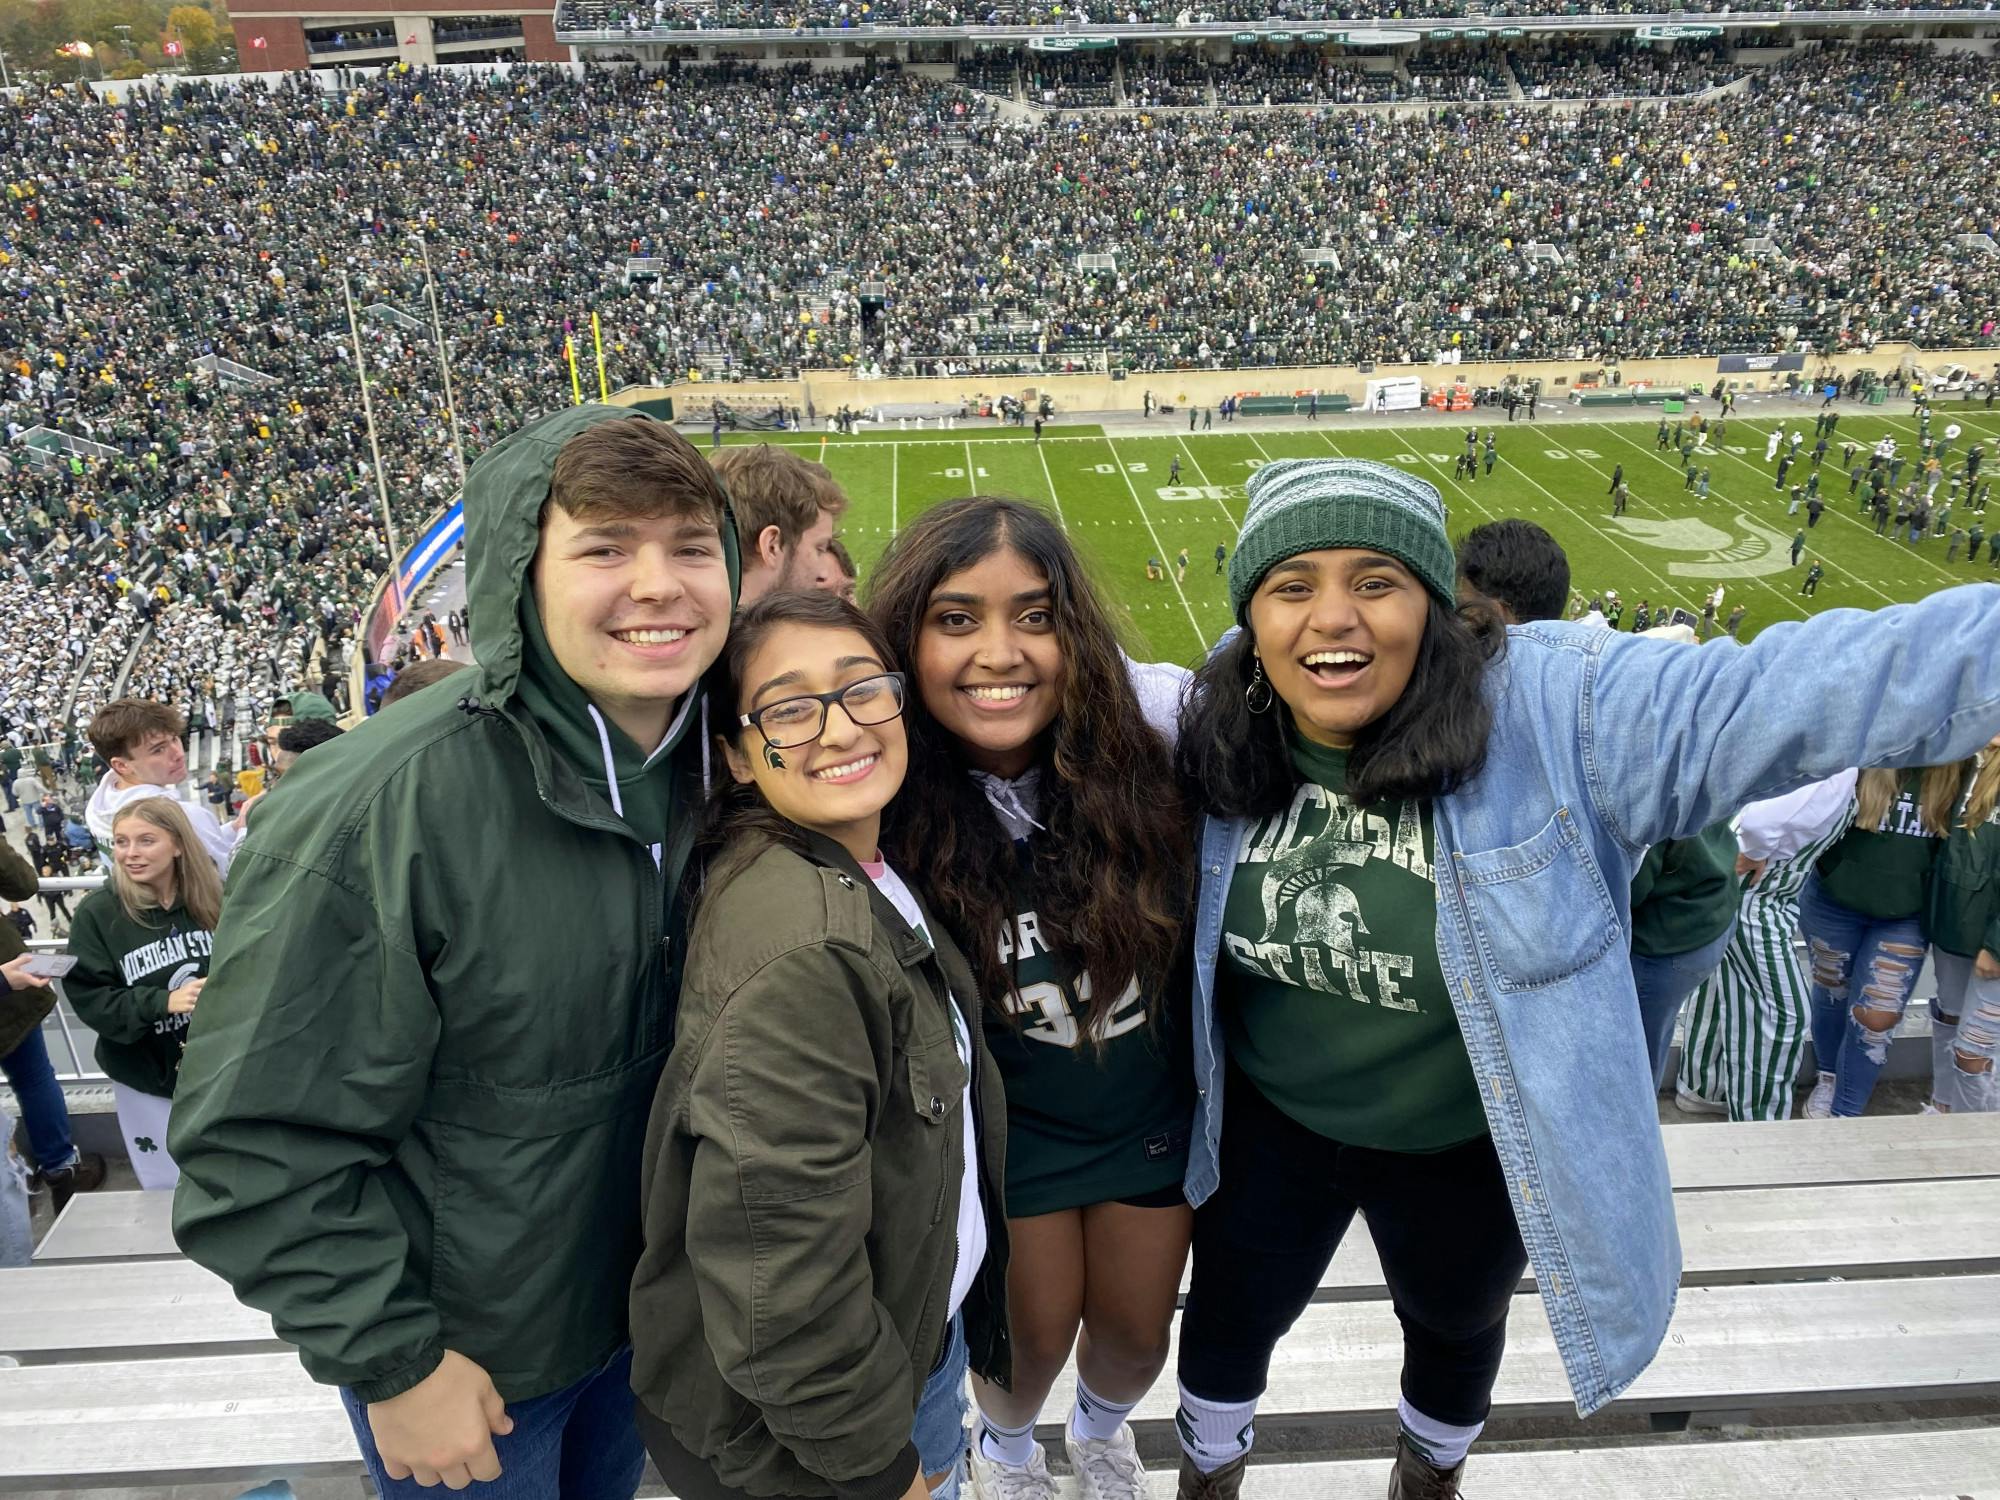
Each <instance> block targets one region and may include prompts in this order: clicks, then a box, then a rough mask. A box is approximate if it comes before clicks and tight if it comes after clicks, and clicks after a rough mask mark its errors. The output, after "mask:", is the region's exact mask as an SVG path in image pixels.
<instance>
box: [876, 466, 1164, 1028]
mask: <svg viewBox="0 0 2000 1500" xmlns="http://www.w3.org/2000/svg"><path fill="white" fill-rule="evenodd" d="M1003 547H1011V548H1012V549H1013V550H1014V551H1015V552H1017V553H1019V554H1020V556H1021V557H1022V558H1023V559H1024V560H1025V561H1026V562H1027V564H1028V565H1029V567H1031V568H1033V569H1034V570H1035V571H1036V572H1037V573H1039V574H1041V575H1042V577H1043V578H1045V579H1047V580H1048V585H1049V595H1050V600H1051V604H1050V609H1051V613H1052V614H1053V616H1054V622H1055V639H1056V642H1057V644H1058V645H1059V646H1060V647H1061V650H1062V656H1063V688H1062V701H1061V704H1060V706H1059V707H1058V708H1057V710H1056V715H1055V718H1054V719H1053V720H1051V721H1050V724H1049V727H1048V729H1047V730H1046V731H1045V732H1044V733H1043V735H1042V741H1041V744H1040V745H1039V746H1037V748H1036V752H1035V762H1034V763H1035V765H1037V766H1038V767H1040V769H1041V780H1040V806H1039V808H1038V809H1037V813H1036V820H1037V821H1038V822H1039V823H1041V824H1042V826H1043V828H1044V829H1045V830H1046V831H1045V832H1043V833H1040V834H1038V835H1036V837H1035V838H1034V839H1033V840H1032V841H1031V849H1032V851H1033V854H1032V857H1033V861H1034V869H1033V880H1034V889H1035V900H1036V911H1037V913H1038V914H1039V916H1040V919H1041V932H1042V936H1043V938H1044V939H1045V940H1046V941H1047V943H1048V945H1049V948H1050V950H1051V952H1052V953H1053V954H1054V955H1055V957H1056V960H1057V962H1058V963H1059V964H1061V965H1062V967H1063V968H1064V970H1065V972H1067V973H1069V974H1071V975H1080V974H1083V973H1085V972H1088V974H1089V976H1090V987H1091V994H1090V999H1089V1000H1088V1001H1087V1002H1085V1003H1084V1010H1085V1014H1084V1015H1082V1016H1081V1017H1079V1018H1078V1020H1079V1024H1080V1026H1081V1027H1082V1030H1083V1034H1084V1035H1085V1036H1086V1037H1096V1036H1097V1035H1098V1031H1099V1023H1100V1022H1101V1021H1102V1020H1103V1018H1104V1017H1105V1016H1106V1015H1107V1014H1108V1013H1109V1012H1110V1011H1111V1010H1112V1008H1113V1007H1115V1006H1116V1005H1117V1004H1118V1001H1119V999H1120V997H1121V996H1122V995H1123V993H1124V991H1125V989H1126V987H1127V986H1128V985H1129V984H1130V983H1131V982H1132V981H1133V980H1134V979H1137V980H1138V982H1139V985H1140V988H1141V989H1142V991H1143V992H1144V993H1145V995H1146V1001H1147V1006H1148V1012H1149V1017H1150V1016H1153V1015H1156V1014H1157V1007H1158V1006H1159V1004H1160V1003H1161V997H1162V995H1163V994H1164V993H1165V991H1166V988H1167V978H1168V973H1169V970H1170V969H1171V967H1172V965H1173V960H1174V953H1175V949H1176V947H1177V945H1178V944H1179V942H1180V938H1181V930H1182V927H1183V926H1184V924H1185V921H1186V918H1187V914H1188V911H1189V909H1190V906H1191V901H1192V891H1193V848H1192V842H1191V835H1190V823H1191V818H1190V816H1189V814H1188V812H1187V810H1186V808H1185V805H1184V804H1183V802H1182V800H1181V797H1180V795H1179V792H1178V789H1177V787H1176V785H1175V782H1174V777H1173V762H1172V756H1171V754H1170V752H1169V750H1168V747H1167V744H1166V742H1165V740H1164V739H1162V738H1161V736H1160V735H1159V734H1158V733H1157V732H1156V731H1155V730H1154V729H1153V727H1152V726H1151V725H1149V724H1148V723H1147V722H1146V719H1145V716H1144V714H1143V713H1142V712H1141V711H1140V708H1139V699H1138V695H1137V694H1136V693H1134V691H1133V689H1132V683H1131V679H1130V678H1129V677H1128V676H1127V675H1126V666H1125V656H1124V653H1123V652H1122V651H1121V650H1120V648H1119V644H1118V634H1117V631H1116V629H1115V627H1114V626H1113V624H1112V617H1111V614H1110V612H1109V611H1108V610H1107V609H1106V608H1105V606H1104V601H1103V598H1102V596H1101V595H1100V594H1099V593H1098V591H1097V588H1096V586H1095V585H1094V584H1093V583H1092V582H1091V580H1090V578H1089V576H1088V574H1087V573H1086V572H1085V571H1084V567H1083V564H1082V562H1081V560H1080V559H1079V558H1078V557H1077V555H1076V550H1075V549H1074V548H1073V547H1072V546H1071V545H1070V541H1069V538H1068V537H1067V536H1065V535H1064V534H1063V531H1062V529H1061V528H1060V527H1059V526H1058V525H1057V524H1056V523H1055V521H1054V520H1053V519H1051V518H1050V517H1049V516H1048V515H1046V514H1045V513H1043V512H1042V511H1041V510H1038V509H1037V508H1035V507H1034V506H1032V505H1028V504H1025V503H1023V502H1021V501H1018V500H1004V499H996V498H992V497H988V496H980V495H975V496H972V497H970V498H967V499H963V500H953V501H950V502H949V503H947V504H944V505H940V506H936V507H935V508H933V509H931V510H928V511H925V512H924V513H923V515H922V516H920V517H919V518H918V519H917V520H916V521H915V522H914V523H913V524H912V525H910V526H909V527H908V528H907V529H906V530H905V531H903V532H902V534H901V535H899V536H898V537H897V538H896V540H895V541H894V543H892V544H891V545H890V548H889V551H888V553H887V555H886V556H884V557H883V559H882V560H881V562H879V563H878V564H877V565H876V567H875V570H874V572H873V573H872V575H871V576H870V578H869V581H868V612H869V614H870V615H871V616H873V618H874V620H875V622H876V624H877V625H878V626H880V627H881V630H882V633H883V634H884V635H885V636H887V637H888V641H889V645H890V647H891V648H892V649H893V650H894V651H895V652H896V654H897V656H898V657H899V658H901V659H902V660H903V661H905V662H908V663H915V661H916V660H917V643H918V637H919V636H920V635H921V633H922V631H923V628H924V621H925V618H926V617H927V615H928V614H929V612H930V602H931V596H932V595H933V594H934V593H936V591H937V590H938V588H939V586H940V585H942V584H943V583H944V581H945V580H946V579H948V578H950V577H951V576H952V575H954V574H956V573H961V572H963V571H964V570H965V569H967V568H970V567H974V566H976V565H977V564H978V563H979V562H980V561H981V560H983V559H984V558H987V557H990V556H991V555H992V554H994V553H995V552H997V551H999V550H1000V549H1002V548H1003ZM904 717H905V719H906V720H907V723H908V730H909V736H910V773H909V777H908V779H907V780H906V781H905V782H904V783H903V790H902V792H901V793H900V794H899V795H898V796H897V798H896V800H895V802H894V803H892V804H891V806H890V810H889V814H888V816H887V818H886V819H885V820H884V824H883V844H884V847H885V849H886V850H887V851H888V853H889V857H890V858H891V859H893V860H895V861H896V862H897V863H898V864H899V865H900V866H901V867H902V868H903V869H905V870H906V871H909V872H912V873H913V874H914V875H915V876H917V877H919V878H920V879H921V880H922V883H923V885H924V887H925V890H926V893H927V894H928V895H929V896H930V898H931V901H932V904H933V905H934V907H935V908H936V910H937V912H938V914H939V916H940V917H941V918H942V919H943V920H944V921H945V922H946V923H948V924H949V925H950V927H951V929H952V931H953V933H954V934H955V935H956V936H957V937H958V938H959V939H960V940H961V946H963V947H964V948H965V950H966V952H967V953H968V954H969V955H971V957H972V959H973V962H974V964H975V966H976V967H977V969H978V971H979V977H980V982H981V987H982V988H983V989H984V990H985V992H986V995H987V1003H988V1004H989V1005H991V1006H993V1007H994V1009H995V1011H996V1012H997V1013H1000V1014H1003V1015H1004V1014H1010V1012H1009V1009H1008V1005H1007V997H1008V994H1009V992H1010V991H1011V990H1013V989H1014V987H1015V986H1014V982H1013V976H1012V974H1011V973H1009V972H1008V971H1009V969H1010V968H1011V965H1003V964H1002V963H1001V961H1000V936H1001V932H1002V929H1003V927H1004V925H1005V924H1006V923H1007V922H1008V921H1009V920H1010V919H1011V917H1012V916H1013V913H1014V907H1013V904H1012V902H1011V900H1010V899H1009V897H1010V894H1011V892H1012V890H1013V888H1014V884H1015V859H1016V855H1015V851H1014V847H1013V841H1012V839H1011V838H1009V836H1008V834H1007V831H1006V829H1005V828H1003V827H1002V826H1001V824H1000V821H999V819H998V818H997V817H995V816H994V813H993V809H992V808H991V807H990V806H988V804H987V801H986V796H985V793H983V792H982V791H981V790H980V788H979V786H978V784H977V783H976V782H975V781H974V780H973V779H972V777H971V776H970V775H969V774H968V771H969V767H968V764H967V762H966V759H965V756H964V754H963V752H962V750H961V748H960V745H959V742H958V741H957V739H956V738H955V737H954V736H952V735H950V734H949V733H947V732H946V731H945V730H944V729H942V728H941V727H940V726H939V725H938V723H937V721H936V720H935V719H934V718H932V717H931V715H930V712H929V710H928V709H927V708H926V707H925V706H924V699H923V693H922V691H921V690H920V689H919V688H918V687H917V686H916V685H915V684H913V685H912V691H911V692H910V695H909V706H908V708H907V709H906V711H905V714H904ZM1079 998H1080V997H1079Z"/></svg>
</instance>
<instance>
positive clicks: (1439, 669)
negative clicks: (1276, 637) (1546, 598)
mask: <svg viewBox="0 0 2000 1500" xmlns="http://www.w3.org/2000/svg"><path fill="white" fill-rule="evenodd" d="M1429 604H1430V616H1429V618H1428V619H1427V620H1425V622H1424V636H1423V640H1422V641H1421V642H1420V643H1419V645H1418V647H1417V661H1416V665H1415V667H1414V668H1412V669H1411V672H1410V680H1409V682H1408V683H1407V684H1406V685H1405V686H1404V688H1403V693H1402V696H1401V697H1399V698H1398V699H1397V700H1396V701H1395V702H1394V703H1393V704H1391V705H1390V707H1389V710H1388V712H1386V713H1384V714H1383V715H1382V717H1381V718H1379V719H1377V720H1376V721H1375V722H1374V723H1372V724H1370V725H1368V726H1367V727H1366V728H1364V729H1362V730H1361V732H1360V733H1359V734H1357V735H1356V736H1355V738H1354V748H1353V750H1352V751H1351V752H1349V755H1348V759H1347V795H1348V796H1349V797H1351V798H1352V799H1353V800H1354V801H1355V802H1356V803H1358V804H1359V805H1361V806H1363V807H1366V806H1367V805H1368V804H1370V803H1373V802H1382V801H1398V800H1402V799H1405V798H1422V797H1437V796H1441V795H1443V794H1444V793H1446V792H1449V791H1454V790H1456V789H1457V788H1458V787H1460V786H1463V785H1464V784H1465V783H1466V782H1467V781H1470V780H1471V779H1472V778H1473V777H1474V776H1476V775H1478V774H1479V770H1480V768H1481V767H1482V766H1484V765H1485V764H1486V740H1487V736H1488V735H1489V734H1491V733H1492V730H1493V710H1492V709H1491V708H1490V707H1489V706H1488V705H1487V702H1486V695H1485V693H1484V692H1483V691H1482V689H1481V682H1482V679H1483V678H1484V677H1485V675H1486V669H1487V667H1488V666H1489V665H1490V664H1491V663H1492V661H1493V659H1494V658H1495V657H1496V656H1498V655H1499V654H1500V653H1501V651H1502V650H1503V649H1504V648H1505V644H1506V640H1507V633H1506V628H1505V627H1504V626H1503V625H1502V624H1501V623H1500V620H1499V617H1498V616H1497V615H1495V614H1494V613H1493V612H1492V611H1491V610H1490V609H1489V608H1487V607H1485V606H1484V605H1478V604H1475V605H1469V606H1467V607H1465V608H1463V609H1460V608H1454V607H1453V606H1451V605H1447V604H1445V603H1443V602H1442V601H1441V600H1439V599H1438V598H1437V597H1436V596H1435V595H1431V596H1430V598H1429ZM1255 648H1256V640H1255V638H1254V637H1253V636H1252V635H1251V633H1250V631H1249V630H1248V629H1244V630H1240V631H1238V632H1237V633H1236V634H1235V635H1233V636H1231V637H1230V638H1229V640H1228V641H1227V642H1225V643H1224V644H1223V645H1222V646H1221V647H1220V648H1219V649H1218V650H1217V651H1216V652H1215V653H1214V654H1213V655H1212V656H1210V657H1209V659H1208V660H1207V662H1205V663H1204V664H1203V665H1202V667H1201V669H1200V670H1199V671H1198V672H1196V673H1195V680H1194V687H1193V690H1192V691H1191V692H1190V693H1189V694H1188V698H1187V702H1186V704H1185V705H1183V707H1182V710H1181V737H1180V749H1179V753H1178V754H1177V755H1176V757H1175V769H1176V770H1177V771H1178V773H1179V775H1180V778H1181V781H1182V782H1183V783H1184V785H1185V786H1186V787H1187V788H1189V795H1190V796H1191V797H1193V798H1194V799H1195V800H1196V801H1197V802H1198V803H1199V804H1200V805H1201V807H1202V808H1203V809H1204V810H1205V811H1207V812H1212V813H1218V814H1221V815H1224V816H1227V817H1265V816H1268V815H1269V814H1271V813H1274V812H1278V811H1279V810H1281V809H1283V808H1285V807H1289V806H1290V805H1291V801H1292V796H1293V794H1294V793H1295V792H1296V791H1297V790H1298V784H1299V776H1298V772H1297V771H1295V770H1293V768H1292V757H1291V751H1290V749H1289V747H1288V746H1287V745H1286V742H1285V737H1286V731H1287V728H1288V726H1289V724H1290V714H1291V711H1290V710H1289V709H1288V708H1286V707H1285V705H1284V702H1283V701H1282V700H1279V701H1275V702H1273V703H1272V704H1271V706H1270V707H1269V708H1268V709H1267V710H1265V711H1264V712H1263V713H1253V712H1251V709H1250V704H1249V701H1248V699H1247V698H1246V697H1245V693H1246V691H1247V689H1248V688H1249V686H1250V679H1251V673H1252V670H1253V667H1254V662H1255V654H1254V653H1255Z"/></svg>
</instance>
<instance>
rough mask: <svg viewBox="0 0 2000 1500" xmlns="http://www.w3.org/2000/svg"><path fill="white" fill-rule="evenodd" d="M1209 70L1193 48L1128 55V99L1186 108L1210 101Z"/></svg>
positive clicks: (1148, 105) (1137, 103)
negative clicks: (1191, 50)
mask: <svg viewBox="0 0 2000 1500" xmlns="http://www.w3.org/2000/svg"><path fill="white" fill-rule="evenodd" d="M1208 88H1209V70H1208V69H1207V68H1206V67H1205V66H1204V65H1203V63H1202V60H1201V59H1200V58H1199V57H1197V56H1195V55H1194V54H1193V53H1191V52H1182V51H1174V52H1167V53H1163V54H1145V55H1135V54H1127V56H1126V58H1125V102H1126V103H1127V104H1130V105H1133V106H1134V107H1136V108H1140V109H1163V108H1172V109H1184V108H1187V107H1188V106H1190V105H1199V104H1206V103H1208Z"/></svg>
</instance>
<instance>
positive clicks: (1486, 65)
mask: <svg viewBox="0 0 2000 1500" xmlns="http://www.w3.org/2000/svg"><path fill="white" fill-rule="evenodd" d="M1403 66H1404V67H1405V68H1407V69H1408V70H1409V74H1410V90H1411V93H1412V95H1413V96H1414V97H1415V98H1418V99H1436V100H1443V101H1446V102H1450V103H1467V102H1472V101H1477V100H1483V99H1509V98H1512V97H1513V92H1514V91H1513V79H1512V78H1511V77H1510V76H1509V74H1508V71H1507V59H1506V55H1505V54H1504V53H1498V52H1494V51H1492V50H1491V49H1489V48H1485V47H1480V48H1476V49H1475V48H1470V47H1465V48H1452V49H1447V50H1444V51H1437V52H1416V53H1412V54H1411V55H1410V56H1409V57H1408V58H1406V59H1405V60H1404V64H1403Z"/></svg>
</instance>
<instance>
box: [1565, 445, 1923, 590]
mask: <svg viewBox="0 0 2000 1500" xmlns="http://www.w3.org/2000/svg"><path fill="white" fill-rule="evenodd" d="M1591 425H1592V426H1594V427H1605V428H1609V429H1611V430H1613V431H1615V430H1616V429H1615V428H1613V427H1612V424H1611V423H1608V422H1594V423H1592V424H1591ZM1746 425H1747V424H1746ZM1779 425H1780V426H1781V427H1782V426H1783V425H1785V424H1784V423H1782V422H1781V423H1780V424H1779ZM1750 430H1752V431H1755V429H1754V428H1752V429H1750ZM1838 433H1839V429H1837V428H1836V429H1835V435H1836V436H1838ZM1757 436H1758V437H1760V438H1761V437H1768V436H1770V434H1769V433H1765V432H1759V433H1757ZM1625 441H1626V442H1628V443H1629V442H1631V441H1632V440H1631V439H1630V438H1626V439H1625ZM1633 446H1634V447H1638V446H1639V445H1638V444H1636V443H1634V444H1633ZM1861 446H1872V445H1861ZM1710 451H1711V452H1714V453H1719V454H1721V455H1722V456H1723V457H1724V458H1726V459H1728V460H1729V461H1730V462H1731V463H1739V464H1741V465H1743V467H1744V468H1746V469H1748V470H1749V471H1750V472H1751V473H1753V474H1755V475H1757V476H1758V477H1759V478H1761V479H1762V480H1763V482H1764V483H1765V484H1769V483H1770V482H1771V476H1770V474H1768V473H1766V472H1765V470H1764V468H1763V466H1762V465H1761V464H1756V463H1752V462H1751V461H1750V460H1749V459H1748V458H1746V457H1744V456H1743V455H1742V454H1740V453H1731V452H1729V450H1728V449H1727V448H1726V447H1720V448H1714V449H1711V450H1710ZM1827 451H1828V452H1829V453H1831V452H1832V451H1833V450H1832V449H1831V448H1829V449H1828V450H1827ZM1799 452H1800V453H1801V454H1802V455H1803V457H1802V458H1801V459H1800V460H1799V461H1800V462H1801V463H1804V464H1807V465H1808V466H1810V464H1811V463H1812V448H1811V446H1810V445H1806V446H1804V447H1801V448H1800V449H1799ZM1773 462H1775V460H1773ZM1772 493H1774V494H1775V493H1777V492H1776V491H1773V492H1772ZM1836 498H1838V497H1836ZM1826 513H1827V514H1828V515H1829V516H1833V517H1835V518H1837V519H1839V520H1842V521H1845V522H1847V524H1848V525H1850V526H1854V527H1856V528H1858V529H1859V530H1860V531H1861V532H1862V533H1863V534H1864V535H1866V536H1869V537H1871V538H1873V539H1874V540H1875V541H1884V540H1886V538H1883V537H1878V536H1875V534H1874V532H1872V531H1870V530H1869V528H1868V526H1867V524H1866V523H1865V522H1863V521H1862V520H1861V519H1860V518H1859V517H1857V516H1854V515H1852V514H1850V513H1849V512H1848V510H1847V508H1846V507H1845V506H1844V505H1837V504H1833V503H1831V502H1829V503H1828V505H1827V507H1826ZM1889 545H1890V546H1892V547H1894V546H1895V545H1896V544H1895V543H1894V542H1890V543H1889ZM1897 550H1898V552H1899V553H1901V554H1902V555H1905V556H1912V557H1915V558H1916V559H1917V560H1918V561H1919V562H1921V563H1923V564H1924V565H1925V566H1926V567H1928V568H1930V569H1931V571H1932V572H1934V573H1937V574H1938V575H1939V576H1940V577H1945V578H1951V577H1952V575H1951V574H1950V573H1947V572H1946V571H1945V570H1944V569H1943V568H1942V567H1940V566H1939V565H1938V564H1937V563H1934V562H1932V561H1931V560H1930V559H1929V558H1928V557H1925V556H1924V555H1923V554H1922V553H1921V552H1918V551H1916V550H1915V549H1913V548H1898V549H1897ZM1847 576H1848V577H1851V578H1853V579H1854V581H1855V582H1856V583H1858V584H1860V585H1861V586H1862V587H1863V588H1865V589H1867V590H1868V592H1869V593H1871V594H1873V595H1875V597H1876V598H1878V599H1882V600H1885V601H1886V602H1888V603H1890V604H1900V603H1902V601H1901V600H1899V599H1896V598H1894V597H1892V596H1891V595H1888V594H1885V593H1883V592H1882V591H1881V590H1880V589H1878V588H1876V587H1875V585H1873V584H1872V583H1869V582H1868V581H1867V580H1866V579H1865V578H1862V577H1861V576H1860V575H1859V574H1853V573H1850V574H1848V575H1847ZM1953 581H1954V582H1956V581H1957V580H1956V579H1954V580H1953Z"/></svg>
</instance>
